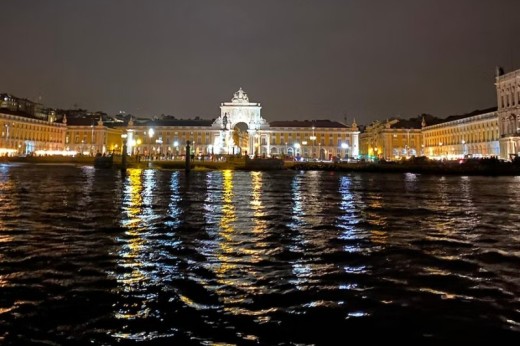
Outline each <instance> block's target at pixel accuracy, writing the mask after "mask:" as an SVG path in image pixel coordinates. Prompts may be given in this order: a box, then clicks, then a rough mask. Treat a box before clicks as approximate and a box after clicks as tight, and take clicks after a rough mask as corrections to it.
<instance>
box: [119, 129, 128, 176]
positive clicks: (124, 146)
mask: <svg viewBox="0 0 520 346" xmlns="http://www.w3.org/2000/svg"><path fill="white" fill-rule="evenodd" d="M127 137H128V135H127V134H126V133H123V134H122V135H121V139H122V141H123V152H122V156H121V170H124V169H126V150H127V149H126V147H127V143H126V141H127Z"/></svg>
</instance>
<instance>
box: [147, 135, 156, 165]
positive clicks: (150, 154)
mask: <svg viewBox="0 0 520 346" xmlns="http://www.w3.org/2000/svg"><path fill="white" fill-rule="evenodd" d="M154 134H155V131H154V130H153V129H152V128H149V129H148V137H150V147H149V148H148V155H149V156H150V160H151V159H152V137H153V135H154Z"/></svg>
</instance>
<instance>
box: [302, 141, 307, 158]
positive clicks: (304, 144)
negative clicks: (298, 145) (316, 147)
mask: <svg viewBox="0 0 520 346" xmlns="http://www.w3.org/2000/svg"><path fill="white" fill-rule="evenodd" d="M306 145H307V141H302V146H303V147H302V157H303V153H304V151H305V149H304V148H305V146H306Z"/></svg>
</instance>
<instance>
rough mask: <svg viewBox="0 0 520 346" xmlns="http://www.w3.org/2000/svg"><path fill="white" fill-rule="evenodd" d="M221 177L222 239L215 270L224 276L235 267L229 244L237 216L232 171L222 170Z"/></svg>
mask: <svg viewBox="0 0 520 346" xmlns="http://www.w3.org/2000/svg"><path fill="white" fill-rule="evenodd" d="M222 178H223V180H222V210H221V212H222V216H221V218H220V236H221V237H222V241H220V242H219V247H220V251H219V252H218V255H217V258H218V259H219V266H218V267H217V269H216V272H217V274H218V275H221V277H225V274H226V273H228V272H229V271H231V270H233V269H234V268H235V267H236V265H235V264H233V263H232V262H231V259H232V256H233V251H234V248H233V246H232V245H231V244H232V241H233V232H234V229H233V226H234V222H235V221H236V219H237V218H236V214H235V206H234V204H233V171H232V170H226V171H223V172H222Z"/></svg>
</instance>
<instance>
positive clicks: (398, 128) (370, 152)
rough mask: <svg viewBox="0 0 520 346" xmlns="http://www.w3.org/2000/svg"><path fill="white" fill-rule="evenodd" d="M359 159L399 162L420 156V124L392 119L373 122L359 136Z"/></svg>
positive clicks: (421, 151) (421, 152)
mask: <svg viewBox="0 0 520 346" xmlns="http://www.w3.org/2000/svg"><path fill="white" fill-rule="evenodd" d="M360 145H361V157H363V158H364V159H368V160H376V159H384V160H401V159H403V158H410V157H412V156H422V155H424V153H423V146H422V134H421V129H420V122H419V121H416V123H415V124H414V123H412V122H411V121H410V120H400V119H392V120H387V121H385V122H380V121H374V122H373V123H371V124H370V125H368V126H367V127H366V128H365V131H364V132H363V133H362V134H361V135H360Z"/></svg>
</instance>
